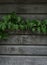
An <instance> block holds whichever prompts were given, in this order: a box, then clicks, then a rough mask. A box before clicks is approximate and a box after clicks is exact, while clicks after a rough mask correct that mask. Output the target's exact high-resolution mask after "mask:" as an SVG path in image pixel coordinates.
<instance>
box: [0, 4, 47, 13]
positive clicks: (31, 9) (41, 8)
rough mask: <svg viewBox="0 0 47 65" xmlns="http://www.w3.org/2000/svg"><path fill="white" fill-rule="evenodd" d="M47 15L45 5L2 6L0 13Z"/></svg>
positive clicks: (46, 6) (46, 5) (0, 6)
mask: <svg viewBox="0 0 47 65" xmlns="http://www.w3.org/2000/svg"><path fill="white" fill-rule="evenodd" d="M13 11H15V12H16V13H47V4H17V5H16V4H11V5H10V4H4V5H3V4H2V5H0V13H11V12H13Z"/></svg>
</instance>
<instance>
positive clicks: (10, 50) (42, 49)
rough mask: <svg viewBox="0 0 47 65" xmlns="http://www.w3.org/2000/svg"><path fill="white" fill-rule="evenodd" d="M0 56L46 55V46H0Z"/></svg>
mask: <svg viewBox="0 0 47 65" xmlns="http://www.w3.org/2000/svg"><path fill="white" fill-rule="evenodd" d="M0 54H23V55H24V54H27V55H28V54H30V55H47V46H12V45H11V46H0Z"/></svg>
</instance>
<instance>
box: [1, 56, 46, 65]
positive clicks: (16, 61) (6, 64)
mask: <svg viewBox="0 0 47 65" xmlns="http://www.w3.org/2000/svg"><path fill="white" fill-rule="evenodd" d="M0 65H47V56H0Z"/></svg>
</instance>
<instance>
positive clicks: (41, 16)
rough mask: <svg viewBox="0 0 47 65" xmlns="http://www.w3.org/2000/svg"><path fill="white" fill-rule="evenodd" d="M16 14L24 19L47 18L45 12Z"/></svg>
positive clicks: (0, 17)
mask: <svg viewBox="0 0 47 65" xmlns="http://www.w3.org/2000/svg"><path fill="white" fill-rule="evenodd" d="M4 15H5V14H0V19H2V17H3V16H4ZM17 15H18V16H21V17H23V18H24V19H31V20H32V19H38V20H44V19H47V14H17Z"/></svg>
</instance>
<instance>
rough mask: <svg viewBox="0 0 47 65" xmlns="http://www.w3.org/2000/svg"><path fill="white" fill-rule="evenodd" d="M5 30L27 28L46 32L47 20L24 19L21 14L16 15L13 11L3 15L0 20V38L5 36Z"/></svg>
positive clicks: (32, 30) (23, 29) (22, 29)
mask: <svg viewBox="0 0 47 65" xmlns="http://www.w3.org/2000/svg"><path fill="white" fill-rule="evenodd" d="M6 30H10V31H14V30H16V31H18V30H20V31H25V30H29V31H31V32H38V33H41V32H42V33H43V34H47V20H42V21H41V20H30V19H26V20H24V19H23V18H22V17H21V16H17V15H16V13H15V12H13V13H11V14H8V15H5V16H3V17H2V20H0V39H4V38H6V36H7V35H8V33H6V32H5V31H6Z"/></svg>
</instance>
